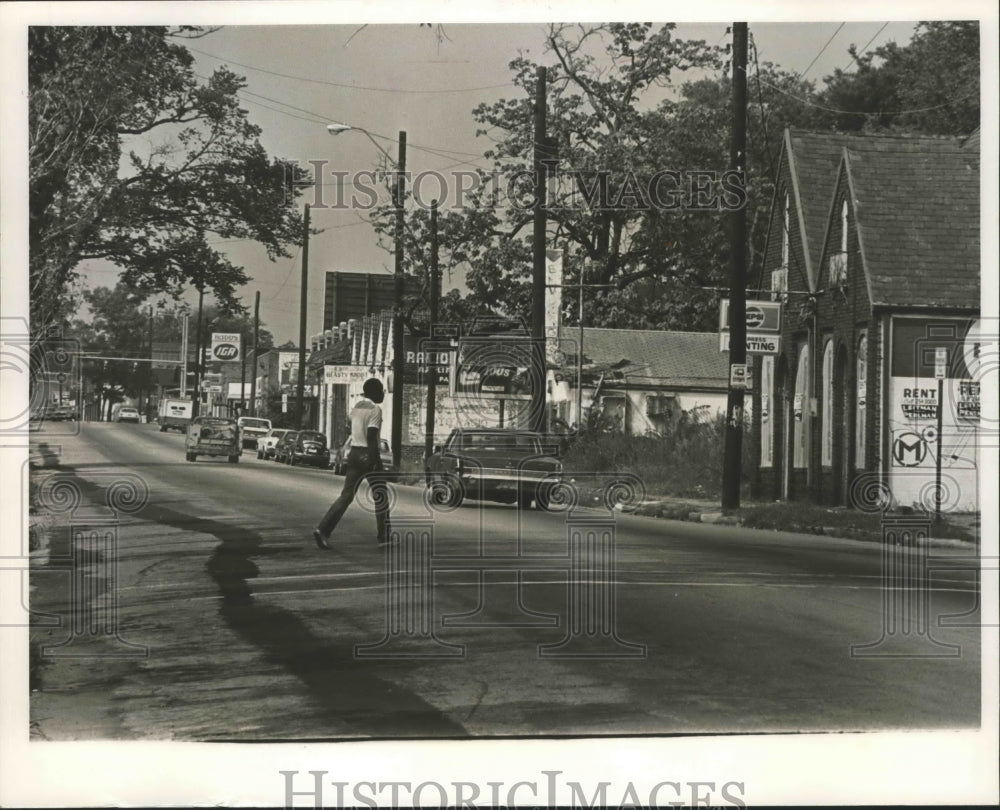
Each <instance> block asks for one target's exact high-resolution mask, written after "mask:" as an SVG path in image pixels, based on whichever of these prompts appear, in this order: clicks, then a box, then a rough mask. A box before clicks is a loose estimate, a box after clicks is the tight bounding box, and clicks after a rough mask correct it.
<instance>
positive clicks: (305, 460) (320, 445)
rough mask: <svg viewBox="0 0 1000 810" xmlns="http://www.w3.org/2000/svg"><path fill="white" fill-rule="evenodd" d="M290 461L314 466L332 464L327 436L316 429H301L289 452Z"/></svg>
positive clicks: (293, 463)
mask: <svg viewBox="0 0 1000 810" xmlns="http://www.w3.org/2000/svg"><path fill="white" fill-rule="evenodd" d="M288 463H289V464H291V465H292V466H294V465H296V464H309V465H311V466H313V467H323V468H324V469H325V468H326V467H329V466H330V448H329V447H327V446H326V436H324V435H323V434H322V433H320V432H319V431H316V430H301V431H299V435H298V436H296V437H295V441H294V442H293V443H292V445H291V447H290V449H289V452H288Z"/></svg>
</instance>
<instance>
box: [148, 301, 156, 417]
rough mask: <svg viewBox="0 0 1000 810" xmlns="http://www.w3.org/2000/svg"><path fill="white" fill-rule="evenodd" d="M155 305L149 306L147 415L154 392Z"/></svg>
mask: <svg viewBox="0 0 1000 810" xmlns="http://www.w3.org/2000/svg"><path fill="white" fill-rule="evenodd" d="M154 374H155V372H154V371H153V305H152V304H150V305H149V370H148V372H147V376H146V414H147V415H148V414H149V400H150V392H151V391H152V390H153V376H154Z"/></svg>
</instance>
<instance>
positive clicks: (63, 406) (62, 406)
mask: <svg viewBox="0 0 1000 810" xmlns="http://www.w3.org/2000/svg"><path fill="white" fill-rule="evenodd" d="M59 407H60V408H66V407H67V406H66V405H60V406H59ZM121 413H139V412H138V411H137V410H136V409H135V408H122V409H121Z"/></svg>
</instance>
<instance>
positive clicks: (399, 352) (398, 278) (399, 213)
mask: <svg viewBox="0 0 1000 810" xmlns="http://www.w3.org/2000/svg"><path fill="white" fill-rule="evenodd" d="M326 131H327V132H329V133H330V134H331V135H339V134H340V133H341V132H349V131H355V132H361V133H363V134H364V135H365V136H366V137H367V138H368V140H369V141H371V142H372V143H373V144H374V145H375V148H376V149H378V150H379V152H381V153H382V154H383V155H384V156H385V158H386V160H388V161H389V163H390V165H393V166H395V168H396V183H395V185H394V187H393V203H394V205H395V208H396V232H395V237H394V239H395V257H396V261H395V273H394V279H393V280H394V290H393V307H392V423H391V428H390V431H391V436H390V442H391V444H392V463H393V466H394V467H395V468H396V470H399V469H400V467H401V461H402V447H401V445H402V442H403V373H404V367H405V362H404V358H403V351H404V348H403V322H402V312H403V226H404V221H403V195H404V193H405V190H406V189H405V185H404V183H405V180H406V132H405V131H403V130H400V132H399V155H398V157H397V158H396V159H395V160H393V158H392V155H390V154H389V153H388V152H387V151H386V150H385V149H384V148H383V147H382V145H381V144H380V143H379V142H378V141H376V140H375V138H374V137H373V136H372V134H371V133H370V132H369V131H368V130H367V129H363V128H362V127H352V126H350V125H348V124H340V123H336V122H335V123H332V124H328V125H327V127H326Z"/></svg>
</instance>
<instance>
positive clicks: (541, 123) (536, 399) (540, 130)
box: [529, 66, 548, 431]
mask: <svg viewBox="0 0 1000 810" xmlns="http://www.w3.org/2000/svg"><path fill="white" fill-rule="evenodd" d="M545 97H546V90H545V68H544V67H543V66H539V67H538V69H537V70H536V73H535V111H534V112H535V116H534V117H535V148H534V173H535V200H534V203H535V211H534V223H533V225H534V227H533V230H532V237H531V244H532V259H533V261H532V273H531V356H532V365H533V366H534V371H535V375H534V377H535V382H534V385H532V387H531V424H530V426H529V427H530V428H531V429H532V430H535V431H542V430H544V429H545V349H544V345H545V226H546V210H545V206H546V202H547V200H546V186H547V183H546V171H545V169H546V161H545V149H546V147H547V145H548V144H547V140H546V136H545Z"/></svg>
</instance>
